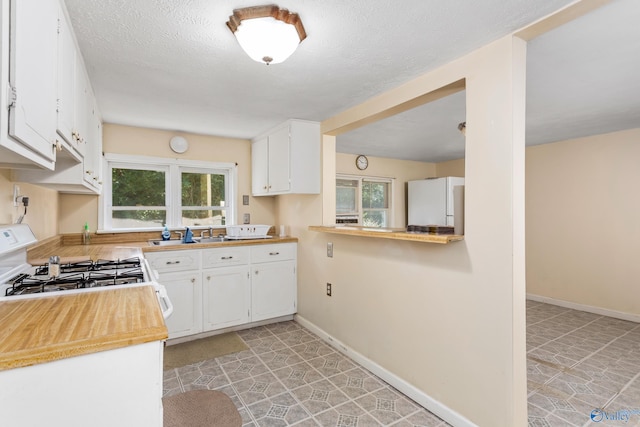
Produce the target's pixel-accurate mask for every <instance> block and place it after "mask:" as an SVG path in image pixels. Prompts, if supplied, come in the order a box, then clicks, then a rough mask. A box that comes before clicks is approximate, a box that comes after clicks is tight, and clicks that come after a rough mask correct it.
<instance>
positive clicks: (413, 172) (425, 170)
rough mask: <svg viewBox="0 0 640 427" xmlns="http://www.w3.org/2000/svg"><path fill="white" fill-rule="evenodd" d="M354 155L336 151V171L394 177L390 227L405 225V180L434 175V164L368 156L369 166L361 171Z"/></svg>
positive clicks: (339, 172) (347, 173)
mask: <svg viewBox="0 0 640 427" xmlns="http://www.w3.org/2000/svg"><path fill="white" fill-rule="evenodd" d="M356 157H357V156H356V155H353V154H345V153H336V173H337V174H345V175H357V176H372V177H382V178H395V180H394V182H393V188H392V189H391V194H392V196H391V197H392V202H393V212H392V213H391V224H390V227H399V228H404V227H406V226H407V215H406V207H407V202H406V192H407V190H406V186H407V181H411V180H414V179H423V178H429V177H433V176H436V164H435V163H426V162H414V161H409V160H396V159H387V158H380V157H368V159H369V167H368V168H367V169H366V170H364V171H361V170H359V169H358V168H356V162H355V160H356Z"/></svg>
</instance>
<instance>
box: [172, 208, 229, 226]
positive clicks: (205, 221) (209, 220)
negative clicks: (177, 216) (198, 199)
mask: <svg viewBox="0 0 640 427" xmlns="http://www.w3.org/2000/svg"><path fill="white" fill-rule="evenodd" d="M225 224H226V212H225V211H224V210H205V209H197V210H188V211H187V210H183V211H182V225H183V226H185V227H191V226H194V225H225Z"/></svg>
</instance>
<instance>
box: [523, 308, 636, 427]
mask: <svg viewBox="0 0 640 427" xmlns="http://www.w3.org/2000/svg"><path fill="white" fill-rule="evenodd" d="M527 379H528V403H529V426H535V427H538V426H553V427H555V426H562V427H572V426H593V427H595V426H640V324H638V323H634V322H628V321H625V320H619V319H614V318H611V317H606V316H601V315H598V314H592V313H586V312H584V311H577V310H571V309H568V308H563V307H558V306H555V305H549V304H543V303H539V302H535V301H527ZM592 411H595V412H593V417H594V420H593V421H592V420H591V416H592ZM625 411H629V412H625ZM625 415H628V416H629V418H628V419H627V420H625V419H624V417H625ZM607 416H608V417H610V418H608V419H607V418H606V417H607ZM616 417H618V418H619V419H615V418H616Z"/></svg>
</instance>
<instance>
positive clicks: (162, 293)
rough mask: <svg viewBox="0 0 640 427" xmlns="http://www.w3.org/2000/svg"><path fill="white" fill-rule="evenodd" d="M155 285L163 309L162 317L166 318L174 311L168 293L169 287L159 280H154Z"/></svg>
mask: <svg viewBox="0 0 640 427" xmlns="http://www.w3.org/2000/svg"><path fill="white" fill-rule="evenodd" d="M153 286H154V287H155V289H156V295H157V296H158V302H159V303H160V309H161V310H162V317H164V319H165V320H166V319H168V318H169V317H170V316H171V314H172V313H173V304H172V303H171V299H170V298H169V295H168V294H167V288H165V287H164V286H162V285H161V284H160V283H157V282H154V283H153Z"/></svg>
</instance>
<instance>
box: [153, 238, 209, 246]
mask: <svg viewBox="0 0 640 427" xmlns="http://www.w3.org/2000/svg"><path fill="white" fill-rule="evenodd" d="M193 243H198V242H197V241H194V242H193ZM193 243H185V242H183V241H182V240H179V239H175V240H149V245H151V246H179V245H192V244H193Z"/></svg>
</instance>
